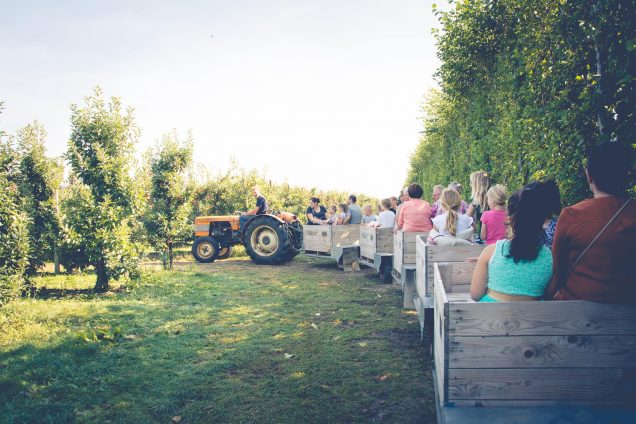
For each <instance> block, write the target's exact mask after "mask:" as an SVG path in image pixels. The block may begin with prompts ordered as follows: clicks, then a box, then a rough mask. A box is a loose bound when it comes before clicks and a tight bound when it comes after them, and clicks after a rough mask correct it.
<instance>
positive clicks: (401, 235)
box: [393, 230, 428, 309]
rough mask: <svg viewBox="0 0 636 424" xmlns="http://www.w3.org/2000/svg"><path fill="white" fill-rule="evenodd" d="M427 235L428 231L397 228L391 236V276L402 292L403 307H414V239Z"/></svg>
mask: <svg viewBox="0 0 636 424" xmlns="http://www.w3.org/2000/svg"><path fill="white" fill-rule="evenodd" d="M418 236H424V237H427V236H428V232H406V231H402V230H399V231H397V233H395V236H394V238H393V277H394V278H395V280H396V281H397V282H398V283H399V284H400V286H401V287H402V290H403V292H404V302H403V305H404V308H407V309H416V305H415V303H414V300H415V297H416V295H417V292H416V289H415V240H416V237H418Z"/></svg>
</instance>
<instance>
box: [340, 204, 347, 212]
mask: <svg viewBox="0 0 636 424" xmlns="http://www.w3.org/2000/svg"><path fill="white" fill-rule="evenodd" d="M338 206H339V207H340V208H342V211H343V212H344V213H347V211H348V210H349V207H348V206H347V204H346V203H339V204H338Z"/></svg>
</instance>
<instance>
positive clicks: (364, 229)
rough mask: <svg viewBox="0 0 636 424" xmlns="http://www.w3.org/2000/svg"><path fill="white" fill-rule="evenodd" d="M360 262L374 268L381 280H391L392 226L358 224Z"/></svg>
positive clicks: (388, 281) (387, 281) (386, 281)
mask: <svg viewBox="0 0 636 424" xmlns="http://www.w3.org/2000/svg"><path fill="white" fill-rule="evenodd" d="M360 264H362V265H366V266H368V267H370V268H373V269H375V270H376V272H378V273H379V274H380V279H381V280H382V282H384V283H390V282H391V278H392V277H391V271H392V270H393V228H378V227H369V226H367V225H361V226H360Z"/></svg>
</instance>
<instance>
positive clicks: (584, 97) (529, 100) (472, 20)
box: [408, 0, 636, 204]
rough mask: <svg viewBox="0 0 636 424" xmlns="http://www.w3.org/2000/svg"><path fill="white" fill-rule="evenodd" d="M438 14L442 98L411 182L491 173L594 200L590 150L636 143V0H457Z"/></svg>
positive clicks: (434, 98) (430, 110)
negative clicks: (587, 172) (552, 183)
mask: <svg viewBox="0 0 636 424" xmlns="http://www.w3.org/2000/svg"><path fill="white" fill-rule="evenodd" d="M450 3H451V9H450V10H448V11H440V10H437V9H436V8H435V6H434V12H435V13H436V14H437V16H438V18H439V21H440V23H441V28H440V29H439V30H438V31H437V32H436V33H435V36H436V39H437V47H438V56H439V58H440V59H441V61H442V64H441V67H440V68H439V70H438V73H437V79H438V82H439V85H440V89H439V90H435V91H433V92H431V93H430V94H429V95H428V97H427V98H426V100H425V103H424V106H423V112H424V118H423V122H424V131H423V133H422V136H421V139H420V142H419V145H418V147H417V149H416V151H415V152H414V153H413V155H412V157H411V162H410V171H409V176H408V180H409V181H418V182H420V183H421V184H423V185H424V186H426V187H429V188H430V187H432V186H433V185H434V184H448V182H450V181H453V180H458V181H460V182H462V183H464V184H467V183H468V178H469V175H470V173H471V172H472V171H476V170H485V171H487V172H489V173H490V176H491V178H492V179H493V180H494V181H497V182H502V183H504V184H507V185H508V186H510V187H519V186H521V185H523V184H526V183H528V182H530V181H532V180H537V179H544V178H553V179H555V180H556V181H557V182H558V184H559V186H560V188H561V191H562V193H563V200H564V202H565V203H566V204H571V203H573V202H575V201H578V200H581V199H582V198H584V197H587V196H589V192H588V189H587V184H586V182H585V178H584V177H583V175H584V165H585V164H584V158H585V157H586V154H587V151H588V149H589V148H590V147H591V146H593V145H595V144H597V143H600V142H604V141H613V142H618V143H627V144H630V145H634V143H636V138H635V135H636V26H635V25H634V16H636V10H635V7H636V3H635V2H634V1H633V0H601V1H594V2H589V1H584V0H568V1H564V0H474V1H472V0H471V1H468V0H460V1H451V2H450Z"/></svg>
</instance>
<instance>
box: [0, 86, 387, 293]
mask: <svg viewBox="0 0 636 424" xmlns="http://www.w3.org/2000/svg"><path fill="white" fill-rule="evenodd" d="M1 112H2V103H0V113H1ZM138 136H139V129H138V127H137V126H136V123H135V119H134V115H133V112H132V110H131V109H128V110H123V109H122V105H121V101H120V100H119V99H118V98H111V99H108V100H105V99H104V96H103V94H102V92H101V90H100V89H99V88H97V89H95V91H94V92H93V93H92V94H91V95H89V96H88V97H86V99H85V104H84V105H82V106H78V105H72V106H71V134H70V136H69V140H68V145H67V151H66V153H65V154H64V156H63V157H61V158H50V157H48V156H47V155H46V138H47V135H46V131H45V129H44V128H43V126H42V125H41V124H39V123H38V122H34V123H33V124H30V125H27V126H26V127H24V128H22V129H21V130H19V131H17V132H16V134H12V135H9V134H7V133H6V132H4V131H0V306H1V305H2V304H3V303H5V302H7V301H8V300H9V299H11V298H13V297H15V296H17V295H19V294H20V293H21V292H25V291H28V290H29V289H30V288H31V281H32V278H33V276H35V275H36V273H37V272H39V271H41V270H42V269H43V267H44V265H45V263H46V262H54V263H55V264H56V268H58V266H59V265H61V266H63V267H64V269H65V271H67V272H74V271H75V270H85V269H90V270H92V271H94V273H95V275H96V284H95V290H96V291H106V290H108V289H109V282H110V281H112V280H122V279H123V280H130V279H138V278H139V277H140V268H139V261H140V259H141V258H142V256H143V255H144V254H145V253H148V252H149V251H159V252H162V253H163V263H164V266H165V267H166V268H171V267H172V261H173V257H174V246H175V244H176V243H184V242H185V243H189V242H191V241H192V237H193V236H192V234H193V229H192V222H193V220H194V217H195V216H198V215H213V214H214V215H216V214H233V213H234V212H240V211H246V210H249V209H252V208H253V207H254V201H255V199H254V197H253V196H252V187H254V186H255V185H258V186H260V188H261V191H262V192H263V194H264V195H265V196H266V197H267V199H268V202H269V205H270V208H272V209H273V210H281V211H282V210H285V211H288V212H293V213H296V214H297V215H299V217H300V218H301V220H303V221H304V220H305V218H304V211H305V210H306V208H307V206H308V203H309V198H310V197H312V196H318V197H320V198H321V200H322V202H323V203H325V204H329V203H337V202H342V201H345V200H346V199H347V196H348V195H349V193H341V192H336V191H327V192H325V191H319V190H317V189H311V188H304V187H296V186H290V185H289V184H286V183H272V182H270V181H268V180H267V179H266V177H265V176H264V175H263V174H261V173H259V172H257V171H246V170H243V169H240V168H239V167H238V166H237V165H236V164H233V165H232V166H231V168H230V169H229V170H227V171H226V172H223V173H219V174H215V175H212V174H210V173H209V172H208V171H207V170H205V169H204V168H202V167H201V166H200V165H199V167H198V168H197V167H196V166H195V165H194V164H193V157H192V144H193V140H192V136H191V135H190V134H189V133H188V134H187V135H186V137H185V138H180V137H179V134H178V133H177V132H176V131H171V132H168V133H166V134H165V135H164V136H163V137H162V138H161V139H160V140H158V141H157V143H156V144H155V145H154V146H152V147H151V148H150V149H148V150H147V151H146V152H144V153H143V160H141V161H136V160H135V154H136V145H137V141H138ZM65 164H66V165H68V168H67V169H68V171H69V172H67V176H66V178H64V174H65V172H64V171H65ZM356 194H357V195H358V198H359V202H360V203H366V202H373V203H374V204H375V203H377V199H372V198H370V197H368V196H365V195H361V194H359V193H356ZM56 272H57V269H56Z"/></svg>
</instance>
